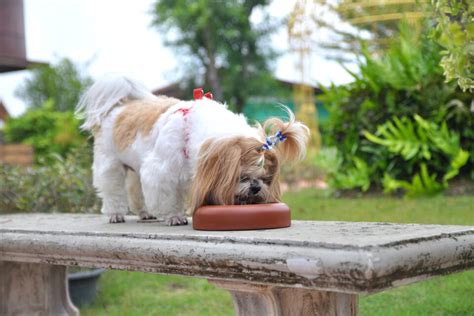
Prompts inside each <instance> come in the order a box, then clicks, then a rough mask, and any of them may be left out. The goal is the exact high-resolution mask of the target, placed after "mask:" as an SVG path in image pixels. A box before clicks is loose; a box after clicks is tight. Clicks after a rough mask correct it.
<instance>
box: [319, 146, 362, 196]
mask: <svg viewBox="0 0 474 316" xmlns="http://www.w3.org/2000/svg"><path fill="white" fill-rule="evenodd" d="M350 161H351V164H346V166H345V167H344V168H343V164H344V159H343V158H342V155H341V154H340V152H339V151H338V150H337V148H336V147H323V148H321V150H320V151H319V153H318V155H317V156H316V158H315V160H314V164H315V165H316V167H317V168H319V169H320V170H324V172H325V177H326V181H327V182H328V184H329V187H330V188H331V189H337V190H352V189H357V188H361V189H362V191H367V190H368V189H369V187H370V178H369V170H368V166H367V164H366V163H365V162H364V161H363V160H361V159H359V158H357V157H351V158H350Z"/></svg>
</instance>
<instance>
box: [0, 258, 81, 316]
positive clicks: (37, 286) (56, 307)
mask: <svg viewBox="0 0 474 316" xmlns="http://www.w3.org/2000/svg"><path fill="white" fill-rule="evenodd" d="M66 269H67V268H66V267H62V266H53V265H47V264H36V263H18V262H6V261H3V262H2V261H0V315H4V316H9V315H38V316H42V315H45V316H46V315H79V311H78V310H77V309H76V308H75V307H74V305H72V303H71V300H70V299H69V292H68V291H67V277H66Z"/></svg>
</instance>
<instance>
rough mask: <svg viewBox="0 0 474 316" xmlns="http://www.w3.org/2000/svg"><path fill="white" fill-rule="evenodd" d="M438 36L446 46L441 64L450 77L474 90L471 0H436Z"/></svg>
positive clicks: (472, 12)
mask: <svg viewBox="0 0 474 316" xmlns="http://www.w3.org/2000/svg"><path fill="white" fill-rule="evenodd" d="M433 5H434V7H435V11H436V14H435V18H436V22H437V25H436V31H435V32H434V35H435V37H436V38H437V39H438V41H439V43H440V44H441V45H442V46H443V47H444V48H445V49H446V50H444V51H443V58H442V60H441V65H442V66H443V68H444V74H445V76H446V79H447V80H457V82H458V84H459V86H460V87H461V88H462V89H463V90H470V91H471V92H472V91H474V46H473V42H474V23H473V19H472V17H473V15H474V5H472V2H469V1H466V0H464V1H451V0H436V1H434V0H433Z"/></svg>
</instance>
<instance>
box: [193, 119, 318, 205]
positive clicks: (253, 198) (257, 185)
mask: <svg viewBox="0 0 474 316" xmlns="http://www.w3.org/2000/svg"><path fill="white" fill-rule="evenodd" d="M289 116H290V120H289V122H283V121H281V120H280V119H276V118H273V119H269V120H268V121H266V122H265V124H264V125H263V127H262V126H257V127H256V128H257V129H258V130H259V132H260V133H261V134H262V140H259V139H257V138H254V137H244V136H236V137H228V138H222V139H210V140H208V141H206V142H205V143H204V144H203V145H202V147H201V149H200V154H199V160H198V164H197V170H196V174H195V178H194V180H193V184H192V190H191V191H192V203H191V206H192V211H193V212H194V210H196V209H197V208H198V207H200V206H203V205H232V204H259V203H273V202H279V201H280V200H281V193H280V184H279V182H278V178H279V173H280V164H281V163H285V162H291V161H295V160H299V159H302V158H303V157H304V155H305V151H306V141H307V138H308V136H309V130H308V128H307V127H306V126H305V125H303V124H302V123H300V122H295V120H294V116H293V114H292V113H291V112H290V113H289ZM265 131H268V132H270V133H273V132H275V131H280V132H281V135H282V136H283V137H284V138H285V140H284V141H283V142H282V143H280V144H278V145H275V146H273V147H272V148H268V147H265V146H264V145H265V143H264V142H263V139H265Z"/></svg>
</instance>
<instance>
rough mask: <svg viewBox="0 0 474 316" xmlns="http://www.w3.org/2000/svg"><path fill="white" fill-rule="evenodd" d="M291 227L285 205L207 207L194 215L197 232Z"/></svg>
mask: <svg viewBox="0 0 474 316" xmlns="http://www.w3.org/2000/svg"><path fill="white" fill-rule="evenodd" d="M290 225H291V212H290V209H289V208H288V205H286V204H285V203H269V204H250V205H206V206H202V207H200V208H198V209H197V210H196V211H195V212H194V215H193V228H194V229H196V230H253V229H269V228H283V227H289V226H290Z"/></svg>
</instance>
